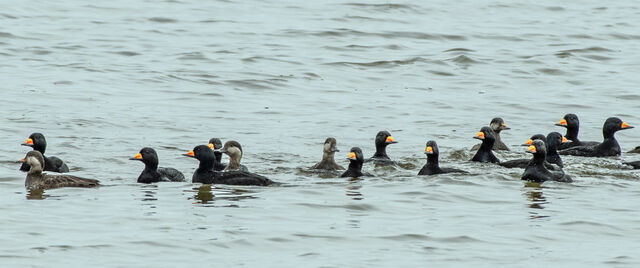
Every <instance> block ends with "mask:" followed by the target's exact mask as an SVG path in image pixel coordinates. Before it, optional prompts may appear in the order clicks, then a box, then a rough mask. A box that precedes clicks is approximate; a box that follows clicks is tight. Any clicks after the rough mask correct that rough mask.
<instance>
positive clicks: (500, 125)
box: [471, 117, 511, 151]
mask: <svg viewBox="0 0 640 268" xmlns="http://www.w3.org/2000/svg"><path fill="white" fill-rule="evenodd" d="M489 127H491V129H493V133H494V134H495V137H496V141H495V143H493V148H492V150H502V151H509V147H507V145H506V144H504V142H502V138H501V137H500V132H502V131H503V130H507V129H511V128H509V127H507V124H505V123H504V120H502V118H500V117H496V118H493V119H491V123H489ZM480 145H481V144H476V145H474V146H473V147H471V150H478V149H480Z"/></svg>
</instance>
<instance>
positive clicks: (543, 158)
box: [20, 114, 640, 189]
mask: <svg viewBox="0 0 640 268" xmlns="http://www.w3.org/2000/svg"><path fill="white" fill-rule="evenodd" d="M556 125H557V126H561V127H565V128H566V129H567V133H566V135H565V136H562V134H560V133H558V132H551V133H549V134H548V135H547V136H544V135H542V134H536V135H533V136H532V137H531V138H530V139H529V140H528V141H527V142H526V143H525V144H523V145H525V146H528V147H527V152H528V153H531V154H533V157H532V158H531V159H517V160H510V161H505V162H501V161H500V160H499V159H498V158H497V157H496V156H495V155H494V154H493V150H509V148H508V147H507V146H506V145H505V144H504V143H503V142H502V140H501V138H500V132H501V131H503V130H507V129H509V128H508V127H507V125H506V124H505V123H504V120H503V119H502V118H494V119H493V120H492V121H491V123H490V124H489V126H485V127H482V128H481V129H480V131H479V132H478V133H477V134H476V135H475V136H474V137H473V138H476V139H479V140H481V141H482V143H481V144H477V145H476V146H474V147H473V148H472V150H477V151H476V153H475V155H474V156H473V158H471V161H475V162H482V163H496V164H499V165H501V166H503V167H507V168H515V167H519V168H524V169H525V170H524V173H523V174H522V179H523V180H528V181H533V182H539V183H542V182H545V181H559V182H571V181H572V179H571V177H570V176H569V175H567V174H565V173H564V171H563V170H562V168H563V167H564V165H563V163H562V159H561V158H560V155H575V156H587V157H605V156H619V155H620V154H621V149H620V145H619V144H618V141H617V140H616V139H615V133H616V132H617V131H619V130H624V129H630V128H633V127H632V126H630V125H628V124H627V123H625V122H623V121H622V120H620V119H619V118H617V117H610V118H608V119H607V120H606V121H605V123H604V125H603V127H602V134H603V138H604V140H603V141H602V142H584V141H580V140H579V139H578V130H579V126H580V122H579V120H578V116H576V115H575V114H567V115H565V116H564V118H563V119H562V120H560V122H559V123H557V124H556ZM394 143H397V142H396V141H395V139H394V138H393V137H392V136H391V134H390V133H389V132H388V131H380V132H378V134H377V135H376V139H375V145H376V152H375V154H373V156H372V157H371V158H368V159H366V160H365V159H364V156H363V154H362V150H361V149H360V148H358V147H353V148H351V150H350V151H349V154H348V158H347V159H348V160H349V166H348V167H347V169H346V171H344V172H343V173H342V175H341V176H340V177H362V176H371V174H368V173H363V172H362V166H363V165H364V163H365V162H374V163H375V164H376V165H396V163H395V161H393V160H391V158H390V157H389V156H388V155H387V153H386V148H387V146H388V145H390V144H394ZM22 145H25V146H30V147H32V148H33V150H32V151H30V152H28V153H27V155H26V156H25V158H24V159H23V160H22V161H23V164H22V166H21V167H20V170H22V171H26V172H27V178H26V180H25V186H26V187H27V188H28V189H51V188H58V187H95V186H98V185H99V181H98V180H94V179H86V178H81V177H76V176H71V175H52V174H46V173H43V171H52V172H58V173H65V172H69V168H68V167H67V165H66V164H65V163H64V161H62V160H61V159H59V158H57V157H54V156H51V157H46V156H44V153H45V149H46V146H47V142H46V140H45V138H44V135H42V134H41V133H33V134H31V135H30V136H29V138H28V139H27V140H26V141H25V143H23V144H22ZM336 152H339V150H338V148H337V143H336V139H335V138H327V139H326V140H325V142H324V145H323V155H322V160H321V161H320V162H319V163H317V164H315V165H314V166H312V167H311V168H310V169H312V170H323V171H339V170H344V169H345V168H344V167H342V166H340V165H339V164H338V163H336V162H335V159H334V155H335V153H336ZM630 152H632V153H640V146H638V147H636V149H634V150H632V151H630ZM222 154H226V155H227V156H228V157H229V163H228V164H226V165H225V164H223V163H221V161H220V160H221V158H222ZM425 154H426V155H427V163H426V164H425V165H424V166H423V167H422V169H420V171H419V172H418V175H435V174H442V173H452V172H460V173H466V171H463V170H460V169H454V168H441V167H440V165H439V162H438V158H439V149H438V144H437V143H436V142H435V141H433V140H430V141H428V142H427V144H426V148H425ZM184 156H187V157H191V158H195V159H197V160H198V161H199V166H198V168H197V169H196V170H195V172H194V173H193V176H192V182H194V183H203V184H230V185H258V186H267V185H271V184H274V183H275V182H274V181H272V180H270V179H268V178H267V177H264V176H261V175H258V174H255V173H252V172H249V170H248V168H247V167H245V166H243V165H241V164H240V160H241V158H242V146H241V145H240V143H238V142H237V141H228V142H226V143H225V144H224V146H222V142H221V141H220V139H217V138H212V139H210V140H209V143H208V144H207V145H198V146H196V147H194V148H193V150H191V151H189V152H187V153H185V154H184ZM130 160H138V161H141V162H143V163H144V165H145V167H144V170H143V171H142V173H141V174H140V176H139V177H138V182H139V183H153V182H160V181H184V180H185V177H184V175H183V174H182V173H181V172H180V171H178V170H176V169H174V168H162V167H158V155H157V153H156V151H155V150H154V149H152V148H149V147H145V148H142V149H141V150H140V152H139V153H137V154H136V155H135V156H133V157H132V158H130ZM625 164H628V165H630V166H632V167H633V168H635V169H640V161H635V162H627V163H625Z"/></svg>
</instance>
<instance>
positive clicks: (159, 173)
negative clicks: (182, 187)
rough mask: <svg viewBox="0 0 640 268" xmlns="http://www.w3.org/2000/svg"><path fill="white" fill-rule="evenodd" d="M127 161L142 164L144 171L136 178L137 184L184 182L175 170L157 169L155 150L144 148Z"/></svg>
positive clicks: (180, 174) (182, 177)
mask: <svg viewBox="0 0 640 268" xmlns="http://www.w3.org/2000/svg"><path fill="white" fill-rule="evenodd" d="M129 160H139V161H142V163H144V169H143V170H142V173H140V176H138V183H152V182H159V181H184V175H183V174H182V172H180V171H178V170H176V169H175V168H163V167H161V168H159V167H158V154H157V153H156V150H154V149H153V148H149V147H144V148H142V149H141V150H140V152H139V153H137V154H136V155H135V156H134V157H132V158H129Z"/></svg>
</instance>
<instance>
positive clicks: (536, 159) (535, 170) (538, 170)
mask: <svg viewBox="0 0 640 268" xmlns="http://www.w3.org/2000/svg"><path fill="white" fill-rule="evenodd" d="M527 152H529V153H532V154H533V159H532V160H531V162H529V165H528V166H527V168H525V170H524V173H522V180H527V181H533V182H538V183H543V182H545V181H558V182H572V181H573V180H572V179H571V177H570V176H569V175H567V174H565V173H564V171H561V170H558V171H555V170H548V169H547V168H546V167H545V164H544V163H545V158H546V154H547V147H546V145H545V144H544V141H541V140H535V141H533V144H532V145H531V146H529V147H528V148H527Z"/></svg>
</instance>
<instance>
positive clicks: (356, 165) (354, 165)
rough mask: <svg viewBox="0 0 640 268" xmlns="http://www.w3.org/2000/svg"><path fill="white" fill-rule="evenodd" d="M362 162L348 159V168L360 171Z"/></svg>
mask: <svg viewBox="0 0 640 268" xmlns="http://www.w3.org/2000/svg"><path fill="white" fill-rule="evenodd" d="M362 163H363V161H358V160H350V161H349V170H355V171H358V172H361V171H362Z"/></svg>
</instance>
